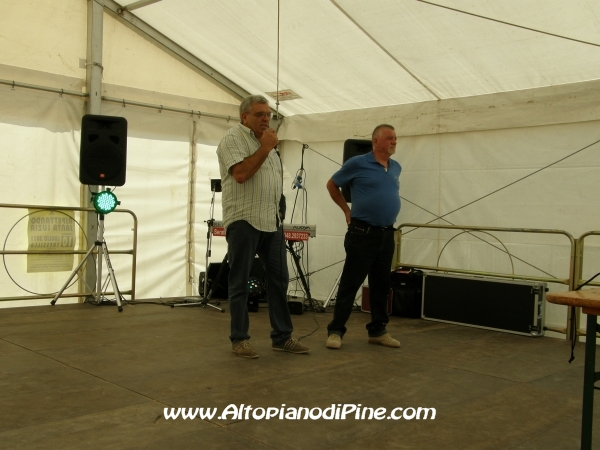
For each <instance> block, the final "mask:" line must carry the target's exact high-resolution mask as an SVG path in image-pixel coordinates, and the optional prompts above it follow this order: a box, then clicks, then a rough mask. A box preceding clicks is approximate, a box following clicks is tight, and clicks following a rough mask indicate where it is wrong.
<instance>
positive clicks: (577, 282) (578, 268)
mask: <svg viewBox="0 0 600 450" xmlns="http://www.w3.org/2000/svg"><path fill="white" fill-rule="evenodd" d="M588 236H600V231H588V232H587V233H583V234H582V235H581V236H579V238H578V239H577V242H576V255H575V276H574V281H573V285H574V286H575V287H578V286H581V284H582V283H585V282H586V280H584V279H583V278H582V275H583V250H584V248H585V245H584V241H585V238H586V237H588ZM587 286H600V282H599V281H591V282H589V283H588V284H587Z"/></svg>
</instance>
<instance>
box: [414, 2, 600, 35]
mask: <svg viewBox="0 0 600 450" xmlns="http://www.w3.org/2000/svg"><path fill="white" fill-rule="evenodd" d="M416 1H418V2H421V3H425V4H427V5H431V6H437V7H438V8H444V9H448V10H450V11H454V12H457V13H461V14H467V15H469V16H473V17H477V18H479V19H485V20H490V21H492V22H496V23H500V24H502V25H508V26H510V27H515V28H521V29H523V30H527V31H533V32H535V33H540V34H545V35H547V36H552V37H557V38H560V39H566V40H567V41H573V42H577V43H580V44H586V45H593V46H594V47H600V44H596V43H595V42H589V41H583V40H581V39H575V38H571V37H568V36H562V35H560V34H555V33H550V32H549V31H543V30H538V29H536V28H531V27H526V26H524V25H517V24H516V23H511V22H506V21H504V20H500V19H494V18H492V17H487V16H482V15H481V14H475V13H472V12H468V11H463V10H461V9H456V8H452V7H450V6H446V5H440V4H438V3H433V2H430V1H427V0H416Z"/></svg>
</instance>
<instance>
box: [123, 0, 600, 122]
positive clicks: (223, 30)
mask: <svg viewBox="0 0 600 450" xmlns="http://www.w3.org/2000/svg"><path fill="white" fill-rule="evenodd" d="M124 3H125V4H129V3H133V0H127V1H125V2H124ZM434 3H435V2H434ZM437 3H439V5H442V6H444V5H447V6H451V7H453V8H456V9H460V10H463V11H465V12H468V13H471V14H477V15H480V16H483V17H488V18H492V19H495V20H497V21H504V22H508V23H512V24H514V25H517V26H511V25H509V24H503V23H499V22H497V21H496V22H495V21H491V20H487V19H485V18H482V17H475V16H473V15H469V14H465V13H460V12H456V11H451V10H448V9H445V8H443V7H440V6H435V5H432V4H427V3H424V2H420V1H416V0H399V1H390V0H375V1H369V2H364V1H361V0H336V1H333V0H331V1H329V2H327V1H322V0H307V1H301V2H298V1H293V0H287V1H286V0H282V1H281V2H280V7H281V8H280V17H279V32H278V11H277V5H278V2H276V1H259V0H255V1H244V2H218V3H215V2H211V1H208V0H203V1H198V0H197V1H193V2H191V1H188V0H165V1H161V2H158V3H154V4H152V5H149V6H147V7H144V8H141V9H139V10H136V11H135V14H136V15H138V16H139V17H140V18H142V19H143V20H144V21H146V22H147V23H149V24H150V25H151V26H153V27H154V28H156V29H157V30H159V31H160V32H161V33H163V34H164V35H166V36H168V37H169V38H171V39H173V40H174V41H176V42H178V43H179V44H180V45H182V46H183V47H184V48H186V49H187V50H188V51H191V52H192V53H194V54H195V55H197V56H198V57H199V58H200V59H202V60H203V61H205V62H206V63H208V64H209V65H211V66H212V67H214V68H215V69H216V70H218V71H219V72H221V73H222V74H224V75H225V76H227V77H228V78H230V79H231V80H233V81H234V82H236V83H237V84H238V85H240V86H241V87H243V88H245V89H246V90H247V91H249V92H262V93H264V92H270V91H275V90H276V87H277V73H278V70H277V68H278V66H279V88H280V89H292V90H293V91H294V92H296V93H297V94H299V95H300V96H301V97H302V98H301V99H299V100H291V101H287V102H282V103H281V106H280V109H281V111H282V113H283V114H284V115H294V114H309V113H319V112H329V111H342V110H350V109H364V108H374V107H382V106H388V105H399V104H407V103H415V102H423V101H428V100H433V99H435V98H436V96H437V98H441V99H448V98H457V97H471V96H477V95H485V94H491V93H497V92H510V91H516V90H523V89H533V88H539V87H547V86H555V85H560V84H568V83H576V82H581V81H587V80H594V79H597V78H598V73H599V70H600V58H599V57H598V56H599V52H600V48H599V47H598V45H600V25H599V24H598V19H597V17H598V16H600V4H598V2H593V1H589V0H573V1H570V2H564V1H561V0H529V1H527V2H518V1H516V0H498V1H494V2H472V1H468V0H464V1H457V0H445V1H444V0H441V1H439V2H437ZM338 6H339V7H338ZM254 25H256V26H254ZM519 27H526V28H530V29H524V28H519ZM532 29H537V30H539V31H541V32H544V33H551V34H555V35H561V36H565V37H566V38H571V39H578V40H582V41H585V42H589V43H591V44H592V45H591V44H588V43H582V42H575V41H573V40H570V39H565V38H561V37H557V36H551V35H548V34H544V33H541V32H536V31H533V30H532ZM363 30H364V31H363ZM278 43H279V63H278V58H277V55H278V52H277V47H278ZM593 44H596V45H593ZM409 72H410V73H409ZM411 74H412V75H411ZM413 75H414V77H413ZM425 86H426V87H425Z"/></svg>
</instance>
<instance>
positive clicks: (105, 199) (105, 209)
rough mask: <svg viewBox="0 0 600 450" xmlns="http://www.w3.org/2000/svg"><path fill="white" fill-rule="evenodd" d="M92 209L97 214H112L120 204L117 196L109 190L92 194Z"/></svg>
mask: <svg viewBox="0 0 600 450" xmlns="http://www.w3.org/2000/svg"><path fill="white" fill-rule="evenodd" d="M93 203H94V209H95V210H96V212H97V213H98V214H108V213H111V212H113V211H114V210H115V209H116V208H117V205H120V204H121V202H120V201H118V200H117V196H116V195H115V194H113V193H112V192H111V191H110V189H106V190H105V191H101V192H98V193H96V194H94V200H93Z"/></svg>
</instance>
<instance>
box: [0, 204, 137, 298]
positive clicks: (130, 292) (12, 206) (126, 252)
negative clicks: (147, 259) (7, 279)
mask: <svg viewBox="0 0 600 450" xmlns="http://www.w3.org/2000/svg"><path fill="white" fill-rule="evenodd" d="M2 208H10V209H26V210H36V211H60V212H62V211H79V212H96V211H95V209H94V208H79V207H72V206H45V205H18V204H7V203H0V209H2ZM115 213H121V214H129V215H130V216H131V218H132V220H133V227H132V232H133V247H132V248H131V249H125V250H112V249H111V251H110V254H113V255H119V254H121V255H131V256H132V265H131V289H130V290H124V291H121V294H125V295H130V296H131V300H135V278H136V257H137V229H138V220H137V216H136V215H135V213H134V212H133V211H130V210H128V209H115V210H114V211H113V212H112V213H111V214H115ZM80 242H81V239H80ZM80 246H81V245H80ZM88 251H89V249H82V250H4V249H0V255H2V258H3V259H4V258H5V257H6V256H7V255H80V258H81V256H82V255H85V254H86V253H88ZM92 255H93V256H94V257H95V258H96V259H97V256H98V249H95V250H94V251H93V252H92ZM99 263H101V259H100V262H99ZM65 278H66V277H65ZM80 289H81V288H80ZM94 294H95V292H92V291H89V292H75V293H63V294H61V296H60V297H90V296H93V295H94ZM106 294H107V295H109V294H110V295H114V292H106ZM55 295H56V292H53V293H48V294H32V295H23V296H10V297H0V301H16V300H40V299H46V298H54V296H55Z"/></svg>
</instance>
